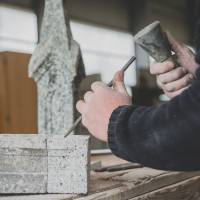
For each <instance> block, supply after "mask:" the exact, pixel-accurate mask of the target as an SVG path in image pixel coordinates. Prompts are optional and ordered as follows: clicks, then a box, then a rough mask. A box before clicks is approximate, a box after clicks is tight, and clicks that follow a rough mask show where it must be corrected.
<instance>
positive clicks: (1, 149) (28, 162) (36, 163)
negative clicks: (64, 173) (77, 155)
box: [0, 135, 47, 194]
mask: <svg viewBox="0 0 200 200" xmlns="http://www.w3.org/2000/svg"><path fill="white" fill-rule="evenodd" d="M46 185H47V149H46V139H45V138H44V137H37V136H36V135H0V193H2V194H4V193H5V194H7V193H10V194H13V193H16V194H17V193H45V192H46V187H47V186H46Z"/></svg>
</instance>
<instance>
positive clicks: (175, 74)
mask: <svg viewBox="0 0 200 200" xmlns="http://www.w3.org/2000/svg"><path fill="white" fill-rule="evenodd" d="M186 73H187V71H186V70H185V68H183V67H177V68H176V69H173V70H171V71H169V72H167V73H164V74H160V75H158V79H159V81H160V82H161V83H163V84H166V83H170V82H173V81H176V80H178V79H180V78H182V77H183V76H185V74H186Z"/></svg>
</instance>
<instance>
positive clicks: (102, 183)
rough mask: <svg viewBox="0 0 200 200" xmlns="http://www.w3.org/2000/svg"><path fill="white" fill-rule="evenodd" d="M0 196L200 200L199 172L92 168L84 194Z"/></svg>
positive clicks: (10, 199) (8, 199)
mask: <svg viewBox="0 0 200 200" xmlns="http://www.w3.org/2000/svg"><path fill="white" fill-rule="evenodd" d="M0 199H1V200H71V199H77V200H96V199H97V200H124V199H131V200H146V199H148V200H179V199H180V200H200V172H189V173H184V172H165V171H158V170H153V169H149V168H144V167H141V168H136V169H129V170H124V171H117V172H98V173H96V172H91V182H90V193H89V194H88V195H86V196H81V195H69V194H46V195H25V196H21V195H18V196H1V197H0Z"/></svg>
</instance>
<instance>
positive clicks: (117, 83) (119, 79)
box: [113, 71, 128, 96]
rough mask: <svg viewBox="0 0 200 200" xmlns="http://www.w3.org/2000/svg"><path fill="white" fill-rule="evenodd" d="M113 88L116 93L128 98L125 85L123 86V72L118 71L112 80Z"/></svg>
mask: <svg viewBox="0 0 200 200" xmlns="http://www.w3.org/2000/svg"><path fill="white" fill-rule="evenodd" d="M113 88H114V89H115V90H117V91H118V92H120V93H122V94H125V95H127V96H128V92H127V90H126V87H125V84H124V72H123V71H118V72H117V73H116V74H115V76H114V78H113Z"/></svg>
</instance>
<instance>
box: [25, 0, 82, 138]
mask: <svg viewBox="0 0 200 200" xmlns="http://www.w3.org/2000/svg"><path fill="white" fill-rule="evenodd" d="M29 76H30V77H32V78H34V79H35V81H36V82H37V86H38V106H39V108H38V129H39V134H52V135H55V134H60V135H64V134H65V131H66V130H68V129H69V127H70V126H71V125H72V123H73V120H74V118H75V109H74V108H75V105H74V103H75V101H76V100H77V98H78V92H77V88H78V85H79V83H80V80H81V79H82V78H83V76H84V68H83V65H82V58H81V53H80V48H79V45H78V44H77V43H76V42H75V41H74V40H73V38H72V35H71V30H70V25H69V19H68V18H67V16H66V14H65V13H64V9H63V0H56V1H55V0H46V1H45V9H44V17H43V22H42V27H41V36H40V42H39V45H38V46H37V48H36V50H35V52H34V54H33V56H32V58H31V62H30V65H29Z"/></svg>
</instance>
